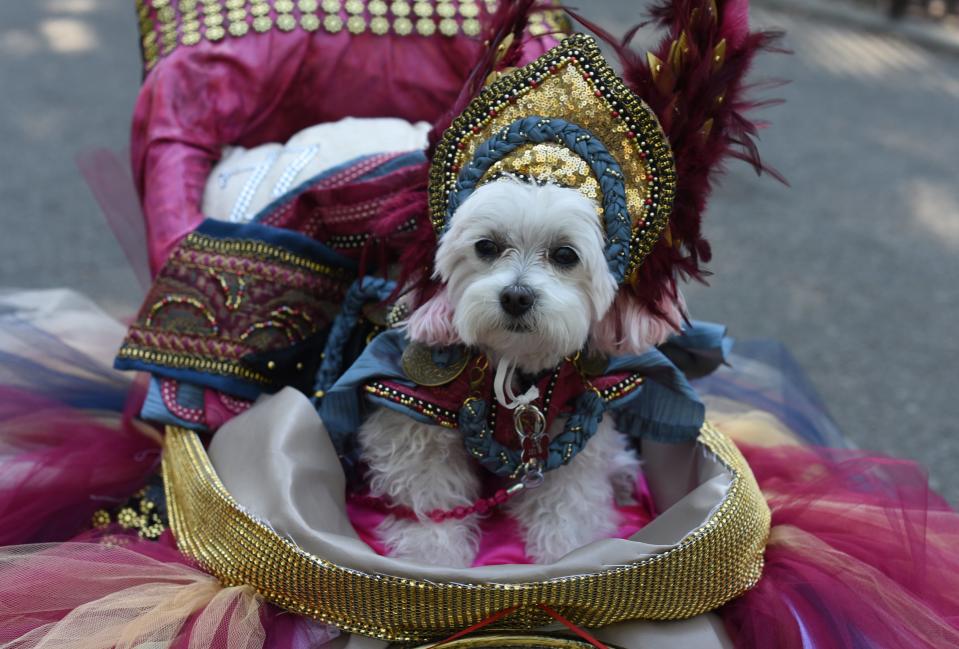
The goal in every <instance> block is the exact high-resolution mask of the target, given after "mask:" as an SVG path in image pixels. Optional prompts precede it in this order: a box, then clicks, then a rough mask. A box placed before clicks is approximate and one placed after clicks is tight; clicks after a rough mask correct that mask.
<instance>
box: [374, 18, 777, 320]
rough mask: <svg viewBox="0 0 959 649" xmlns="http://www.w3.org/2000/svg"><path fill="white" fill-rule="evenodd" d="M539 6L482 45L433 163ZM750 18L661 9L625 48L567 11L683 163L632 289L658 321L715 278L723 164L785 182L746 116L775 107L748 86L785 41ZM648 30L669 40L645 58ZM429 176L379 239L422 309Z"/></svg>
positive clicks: (399, 200) (438, 129)
mask: <svg viewBox="0 0 959 649" xmlns="http://www.w3.org/2000/svg"><path fill="white" fill-rule="evenodd" d="M534 5H535V3H534V2H533V0H519V1H517V2H512V3H510V2H503V3H501V4H500V7H499V9H498V10H497V11H496V13H495V14H494V15H493V16H492V17H491V19H490V20H489V21H488V23H487V28H486V32H485V34H484V37H485V39H486V41H487V42H489V44H490V45H489V47H487V48H486V49H485V50H484V51H483V52H482V53H481V54H480V56H479V57H478V59H477V62H476V66H475V68H474V71H473V73H472V74H471V75H470V77H469V79H468V80H467V81H466V83H465V84H464V87H463V90H462V92H461V93H460V95H459V97H458V98H457V100H456V102H455V103H454V104H453V105H452V106H451V107H450V109H449V110H448V111H447V112H446V113H445V114H444V115H443V116H442V117H441V118H440V119H439V120H437V122H436V123H435V124H434V127H433V130H432V132H431V134H430V146H429V149H428V151H427V154H428V156H431V155H432V153H433V147H434V146H435V143H436V142H437V141H438V139H439V138H440V136H441V135H442V133H443V131H444V130H445V129H446V128H447V127H448V126H449V125H450V123H451V122H452V120H453V119H454V118H455V117H456V115H458V114H460V113H461V112H462V111H463V110H464V109H465V108H466V106H467V105H468V104H469V102H470V101H471V100H472V99H473V97H475V96H476V95H477V94H478V93H479V91H480V90H481V88H482V86H483V83H484V82H485V80H486V78H487V77H488V75H489V74H490V73H491V72H493V71H494V70H496V69H499V68H502V67H505V66H507V65H509V64H510V63H511V62H514V61H515V60H516V58H517V57H518V54H519V44H520V42H521V35H522V32H523V30H524V28H525V26H526V24H527V21H528V19H529V14H530V13H531V11H533V10H534V9H536V8H537V7H535V6H534ZM748 10H749V2H748V0H660V1H659V2H657V3H656V4H654V5H653V7H652V8H651V9H650V12H649V13H650V17H651V20H650V21H648V22H646V23H642V24H640V25H637V26H636V27H634V28H633V29H631V30H630V31H629V32H628V33H627V34H626V36H625V37H624V38H623V39H621V40H619V39H616V38H615V37H613V36H612V35H611V34H609V33H608V32H606V31H605V30H603V29H602V28H600V27H599V26H597V25H595V24H592V23H590V22H589V21H588V20H586V19H584V18H582V17H581V16H579V15H577V14H576V13H575V12H573V11H571V10H567V11H568V13H569V14H570V15H571V16H572V17H573V18H574V19H575V20H577V21H578V22H579V23H580V24H582V25H583V26H584V27H586V28H587V29H588V30H589V31H591V32H593V33H594V34H595V35H596V36H597V37H598V38H599V39H601V40H603V41H605V42H606V43H608V44H609V45H610V46H611V48H612V49H613V50H614V52H615V53H616V55H617V56H618V57H619V59H620V62H621V65H622V70H623V73H622V76H623V80H624V81H625V82H626V84H627V86H629V87H630V88H631V89H632V90H633V92H635V93H636V94H637V95H639V96H640V97H642V98H643V100H644V101H645V102H646V103H647V104H649V106H650V107H651V108H652V109H653V111H654V112H655V113H656V115H657V116H658V118H659V121H660V124H661V125H662V127H663V131H664V132H665V134H666V136H667V138H668V139H669V142H670V144H671V146H672V149H673V154H674V156H675V159H676V175H677V188H676V200H675V203H674V206H673V213H672V216H671V218H670V223H669V227H668V230H667V233H666V236H664V237H663V238H662V239H661V240H660V242H659V243H658V244H657V245H656V247H655V248H654V249H653V251H652V253H651V254H650V255H649V256H648V257H647V258H646V259H645V261H644V262H643V264H642V265H641V266H640V267H639V268H638V269H637V270H636V271H635V272H634V274H633V276H632V277H631V278H630V281H629V284H628V285H629V288H628V289H627V290H630V291H631V292H632V294H633V295H634V297H635V298H636V299H638V300H639V301H640V302H641V303H642V304H643V305H644V306H645V307H646V308H647V309H649V310H651V311H652V312H654V313H656V312H658V305H659V304H661V303H662V301H663V300H664V299H670V300H675V299H676V297H677V286H676V280H677V278H679V277H683V278H693V279H697V280H700V281H703V280H704V278H705V277H706V276H707V275H708V273H707V271H705V270H704V269H703V268H702V264H704V263H706V262H708V261H709V260H710V257H711V252H710V248H709V244H708V242H707V241H706V240H705V239H704V238H703V236H702V232H701V227H700V226H701V222H702V215H703V213H704V211H705V208H706V202H707V199H708V197H709V194H710V192H711V190H712V183H713V181H714V179H715V176H716V175H717V174H718V172H719V171H720V170H721V168H722V163H723V161H724V160H726V159H729V158H734V159H739V160H743V161H745V162H747V163H749V164H750V165H752V166H753V168H754V169H755V170H756V172H757V173H762V172H767V173H770V174H771V175H773V176H774V177H776V178H777V179H779V180H780V181H782V182H785V180H784V179H783V178H782V176H780V175H779V174H778V172H776V171H775V170H773V169H771V168H770V167H768V166H766V165H765V164H764V163H763V162H762V161H761V159H760V157H759V151H758V149H757V146H756V142H755V138H756V135H757V133H758V129H759V128H760V127H761V126H762V124H760V123H758V122H754V121H751V120H750V119H749V118H748V117H747V116H746V114H747V113H748V112H749V111H750V110H752V109H755V108H757V107H760V106H765V105H769V104H772V103H776V102H773V101H765V102H758V101H755V100H752V99H750V98H748V97H747V94H748V93H749V91H750V90H754V89H755V88H756V86H749V85H747V84H746V83H745V77H746V74H747V72H748V71H749V69H750V66H751V65H752V62H753V60H754V58H755V56H756V54H757V53H759V52H760V51H763V50H770V51H781V50H777V49H776V42H777V41H778V39H779V37H780V36H781V34H780V33H778V32H750V31H749V26H748ZM650 23H652V24H655V25H656V26H658V27H659V28H661V29H664V30H666V34H665V36H664V37H663V38H662V40H661V41H660V43H659V45H658V46H657V47H656V48H655V49H654V51H652V52H647V53H640V52H638V51H636V50H634V49H632V48H631V47H630V42H631V40H632V38H633V37H634V35H635V34H636V32H637V31H638V29H639V28H640V27H642V26H643V25H646V24H650ZM510 34H512V35H513V36H514V37H513V39H512V40H511V41H510V40H509V39H508V37H509V35H510ZM501 44H502V45H503V47H502V48H501V47H500V45H501ZM428 170H429V165H428V164H424V165H423V169H422V174H421V177H420V181H419V182H418V183H417V184H416V185H415V186H413V187H411V188H410V189H408V190H407V191H405V192H403V193H402V194H400V195H398V196H396V197H395V198H394V199H393V200H391V201H389V202H388V203H387V204H386V205H384V207H383V208H382V210H381V213H380V217H379V219H378V220H377V223H376V225H375V229H374V232H373V234H374V236H375V237H376V238H377V239H379V240H380V241H383V242H387V244H388V247H389V248H390V249H391V250H402V253H401V254H400V256H399V259H398V262H399V266H400V276H399V278H398V285H399V288H398V289H397V290H398V291H399V290H405V291H412V293H413V295H414V306H417V305H419V304H421V303H422V302H424V301H425V300H426V299H428V298H429V297H430V296H431V295H432V294H433V293H434V292H435V290H436V288H437V287H436V286H435V283H434V282H433V281H432V279H431V269H432V261H433V259H432V258H433V254H434V252H435V249H436V240H435V236H434V233H433V230H432V226H431V224H430V220H429V216H428V197H427V183H428Z"/></svg>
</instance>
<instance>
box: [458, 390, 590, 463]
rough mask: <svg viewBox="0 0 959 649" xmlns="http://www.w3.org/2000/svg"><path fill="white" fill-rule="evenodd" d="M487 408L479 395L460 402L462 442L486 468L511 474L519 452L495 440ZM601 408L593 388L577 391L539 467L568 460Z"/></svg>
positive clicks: (579, 448)
mask: <svg viewBox="0 0 959 649" xmlns="http://www.w3.org/2000/svg"><path fill="white" fill-rule="evenodd" d="M488 409H489V405H488V404H487V402H486V401H485V400H483V399H469V400H467V401H466V403H464V404H463V407H462V408H460V412H459V428H460V431H461V432H462V433H463V442H464V444H465V445H466V450H467V452H468V453H469V454H470V455H471V456H473V457H474V458H475V459H476V461H478V462H479V463H480V464H481V465H483V468H485V469H486V470H487V471H490V472H491V473H494V474H496V475H498V476H503V477H508V476H512V475H514V474H515V473H516V471H517V469H519V467H520V465H522V464H523V453H522V451H521V450H515V449H511V448H509V447H506V446H503V445H502V444H500V443H499V442H497V441H496V439H495V437H494V436H493V431H492V430H490V428H489V425H488V424H487V422H486V413H487V411H488ZM605 411H606V402H605V401H604V400H603V399H602V398H601V397H600V396H599V395H598V394H597V393H596V392H594V391H592V390H589V391H587V392H584V393H583V394H581V395H580V396H579V398H577V399H576V404H575V406H574V409H573V414H572V415H570V417H569V419H567V420H566V424H565V425H564V426H563V432H561V433H560V434H559V435H557V436H556V437H555V438H554V439H553V440H551V441H550V443H549V447H548V450H547V456H546V461H545V463H544V466H543V469H544V470H546V471H551V470H552V469H556V468H559V467H561V466H563V465H565V464H569V462H570V460H572V459H573V458H574V457H576V455H577V454H578V453H579V452H580V451H582V450H583V449H584V448H585V447H586V443H587V442H588V441H589V440H590V439H591V438H592V437H593V435H594V434H595V433H596V428H597V427H598V426H599V422H600V421H601V420H602V418H603V413H604V412H605Z"/></svg>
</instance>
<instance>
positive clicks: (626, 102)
mask: <svg viewBox="0 0 959 649" xmlns="http://www.w3.org/2000/svg"><path fill="white" fill-rule="evenodd" d="M569 83H576V84H579V86H580V87H579V90H580V91H582V90H583V88H582V86H583V84H585V86H586V88H588V92H579V93H578V94H577V96H565V97H556V96H551V95H553V94H554V93H556V92H557V86H559V87H560V88H563V87H564V86H563V84H567V85H566V90H567V91H568V90H569V87H570V86H569V85H568V84H569ZM520 114H521V116H522V117H526V116H528V115H541V116H542V117H546V118H557V117H560V118H563V119H566V120H567V121H569V122H573V123H575V124H577V125H579V126H581V127H583V128H585V129H586V130H588V131H590V132H592V133H593V135H595V136H596V137H598V138H599V139H600V140H602V141H603V143H604V144H605V145H606V148H607V149H609V151H610V153H612V155H613V157H614V158H616V159H617V162H618V163H619V164H620V166H621V167H622V169H623V172H624V174H625V176H626V177H625V178H624V184H625V186H626V194H627V203H628V205H629V209H630V218H631V220H632V233H631V239H630V246H629V254H630V258H629V263H628V265H627V271H626V274H627V277H628V276H629V275H630V274H631V273H632V272H633V271H635V270H636V268H638V267H639V265H640V264H641V263H642V262H643V260H644V259H645V258H646V256H647V255H649V253H650V252H652V250H653V247H654V246H655V245H656V243H657V242H658V241H659V239H660V237H661V236H662V234H663V232H664V231H665V230H666V226H667V225H668V223H669V217H670V215H671V213H672V207H673V200H674V198H675V193H676V170H675V161H674V158H673V153H672V149H671V148H670V145H669V141H668V140H667V138H666V135H665V134H664V133H663V130H662V128H661V127H660V125H659V121H658V119H657V118H656V115H655V113H653V110H652V109H651V108H650V107H649V106H647V105H646V103H645V102H643V100H642V99H640V98H639V97H638V96H636V95H635V94H634V93H633V92H632V91H631V90H630V89H629V88H627V87H626V85H625V84H624V83H623V82H622V81H621V80H620V79H619V77H618V76H616V73H615V72H614V71H613V70H612V68H610V66H609V65H608V64H607V63H606V60H605V59H604V58H603V55H602V53H601V52H600V50H599V47H598V45H597V44H596V39H595V38H593V37H592V36H589V35H586V34H573V35H572V36H570V37H569V38H567V39H565V40H564V41H562V43H560V44H559V45H557V46H556V47H554V48H553V49H551V50H549V51H548V52H546V53H545V54H543V55H542V56H541V57H539V58H538V59H536V60H535V61H533V62H532V63H529V64H528V65H526V66H524V67H523V68H520V69H518V70H514V71H513V72H510V73H508V74H505V75H502V76H500V77H499V78H497V79H496V81H494V82H493V83H492V84H490V85H488V86H486V87H485V88H484V89H483V90H482V92H481V93H480V94H479V95H478V96H477V97H476V98H475V99H473V101H471V102H470V104H469V106H467V108H466V110H465V111H464V112H463V114H462V115H460V116H459V117H457V118H456V119H455V120H453V123H452V124H451V125H450V127H449V128H448V129H447V130H446V132H445V133H444V134H443V137H442V138H441V140H440V142H439V143H438V144H437V147H436V153H435V155H434V157H433V164H432V165H431V167H430V184H429V206H430V219H431V220H432V222H433V227H434V229H435V230H436V232H437V233H438V234H439V233H441V232H442V231H443V228H444V225H445V222H446V213H447V208H448V206H449V200H450V195H451V193H452V192H453V191H454V190H455V186H456V181H457V178H458V175H459V171H460V169H461V168H462V167H464V166H465V165H466V163H467V162H468V161H469V160H470V159H471V158H472V156H473V152H474V151H475V150H476V148H477V147H479V145H480V144H482V143H483V142H484V141H486V140H487V139H488V138H489V137H491V136H492V135H494V134H495V133H496V132H498V131H499V129H501V128H503V127H505V126H508V125H509V124H510V123H511V122H512V121H513V119H515V118H517V116H519V115H520ZM561 184H562V183H561ZM593 198H594V199H596V200H597V203H600V204H601V203H602V197H599V196H595V197H593Z"/></svg>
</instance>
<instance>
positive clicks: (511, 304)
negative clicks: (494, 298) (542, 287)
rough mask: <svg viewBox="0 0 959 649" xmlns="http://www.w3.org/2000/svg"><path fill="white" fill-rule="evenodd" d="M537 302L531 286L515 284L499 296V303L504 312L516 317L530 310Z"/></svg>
mask: <svg viewBox="0 0 959 649" xmlns="http://www.w3.org/2000/svg"><path fill="white" fill-rule="evenodd" d="M535 302H536V293H534V292H533V289H531V288H530V287H529V286H523V285H522V284H513V285H512V286H507V287H506V288H504V289H503V292H502V293H500V294H499V303H500V306H502V307H503V311H506V313H508V314H510V315H511V316H514V317H519V316H521V315H523V314H524V313H526V312H527V311H529V310H530V308H531V307H532V306H533V304H534V303H535Z"/></svg>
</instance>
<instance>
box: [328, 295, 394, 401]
mask: <svg viewBox="0 0 959 649" xmlns="http://www.w3.org/2000/svg"><path fill="white" fill-rule="evenodd" d="M395 287H396V283H395V282H392V281H390V280H386V279H383V278H382V277H361V278H359V279H358V280H356V281H355V282H353V284H352V285H351V286H350V289H349V290H348V291H347V292H346V297H345V298H343V307H342V309H341V310H340V312H339V313H338V314H337V316H336V318H334V319H333V325H332V326H331V327H330V334H329V336H328V337H327V339H326V346H325V347H324V348H323V361H322V362H321V363H320V369H319V370H318V371H317V373H316V380H315V382H314V384H313V395H314V396H313V402H314V405H315V404H316V403H317V402H318V401H319V399H320V398H321V395H323V394H324V393H325V392H326V390H329V389H330V386H332V385H333V384H334V383H335V382H336V380H337V379H338V378H339V376H340V373H341V372H342V369H343V352H344V350H345V349H346V345H347V343H348V342H349V339H350V336H351V335H352V334H353V330H354V329H355V328H356V323H357V322H358V321H359V319H360V313H361V312H362V310H363V305H364V304H366V303H367V302H381V301H383V300H385V299H387V298H388V297H389V296H390V295H391V294H392V292H393V289H394V288H395Z"/></svg>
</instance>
